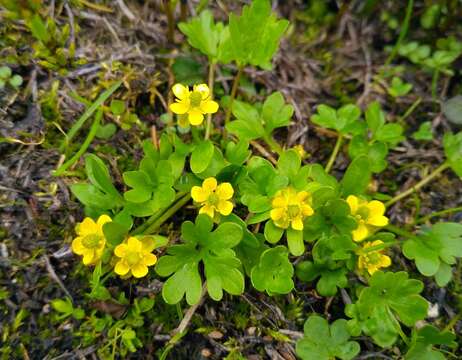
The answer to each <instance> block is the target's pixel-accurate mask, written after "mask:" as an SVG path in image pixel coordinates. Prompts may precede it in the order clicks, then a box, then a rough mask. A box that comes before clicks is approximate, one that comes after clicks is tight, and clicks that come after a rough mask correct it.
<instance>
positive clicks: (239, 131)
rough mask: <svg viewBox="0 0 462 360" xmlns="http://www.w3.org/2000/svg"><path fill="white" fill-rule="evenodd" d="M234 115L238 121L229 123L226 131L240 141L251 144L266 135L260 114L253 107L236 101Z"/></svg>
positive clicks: (234, 102)
mask: <svg viewBox="0 0 462 360" xmlns="http://www.w3.org/2000/svg"><path fill="white" fill-rule="evenodd" d="M232 113H233V115H234V116H235V117H236V119H237V120H234V121H231V122H229V123H228V124H227V125H226V129H227V130H228V131H229V132H230V133H231V134H234V135H236V136H237V137H238V138H239V140H241V141H247V142H249V141H251V140H255V139H258V138H261V137H263V136H264V135H265V130H264V129H263V126H262V124H261V120H260V114H259V113H258V111H257V110H256V109H255V108H254V107H253V106H252V105H250V104H247V103H245V102H242V101H238V100H235V101H233V108H232Z"/></svg>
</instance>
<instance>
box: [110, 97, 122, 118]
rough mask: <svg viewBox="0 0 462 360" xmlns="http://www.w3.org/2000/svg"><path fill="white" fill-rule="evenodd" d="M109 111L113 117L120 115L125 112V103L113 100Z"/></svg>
mask: <svg viewBox="0 0 462 360" xmlns="http://www.w3.org/2000/svg"><path fill="white" fill-rule="evenodd" d="M110 109H111V111H112V113H113V114H114V115H116V116H117V115H122V114H123V113H124V112H125V102H124V101H122V100H117V99H114V100H112V101H111V105H110Z"/></svg>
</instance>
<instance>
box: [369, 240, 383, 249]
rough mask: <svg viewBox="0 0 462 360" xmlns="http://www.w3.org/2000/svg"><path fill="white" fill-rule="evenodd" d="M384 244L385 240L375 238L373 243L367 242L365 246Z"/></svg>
mask: <svg viewBox="0 0 462 360" xmlns="http://www.w3.org/2000/svg"><path fill="white" fill-rule="evenodd" d="M381 244H383V241H382V240H375V241H373V242H371V243H367V244H364V247H365V248H366V247H370V246H376V245H381Z"/></svg>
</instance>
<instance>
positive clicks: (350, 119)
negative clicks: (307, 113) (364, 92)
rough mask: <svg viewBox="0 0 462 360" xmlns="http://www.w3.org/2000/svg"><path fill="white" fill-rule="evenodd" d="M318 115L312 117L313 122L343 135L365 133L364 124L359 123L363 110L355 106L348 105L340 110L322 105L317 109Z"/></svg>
mask: <svg viewBox="0 0 462 360" xmlns="http://www.w3.org/2000/svg"><path fill="white" fill-rule="evenodd" d="M316 110H317V114H314V115H312V116H311V121H312V122H313V123H315V124H317V125H319V126H322V127H325V128H328V129H333V130H337V131H338V132H340V133H341V134H343V135H346V134H353V135H356V134H358V133H363V132H364V123H362V122H360V121H359V118H360V116H361V109H360V108H359V107H358V106H356V105H353V104H347V105H344V106H342V107H341V108H340V109H338V110H335V109H334V108H332V107H330V106H328V105H324V104H321V105H319V106H318V107H317V109H316Z"/></svg>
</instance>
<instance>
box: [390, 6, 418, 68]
mask: <svg viewBox="0 0 462 360" xmlns="http://www.w3.org/2000/svg"><path fill="white" fill-rule="evenodd" d="M413 7H414V0H409V1H408V3H407V7H406V15H405V17H404V21H403V24H402V25H401V30H400V32H399V36H398V40H397V41H396V44H395V46H394V47H393V50H392V51H391V53H390V55H389V56H388V58H387V60H386V61H385V66H387V65H389V64H391V62H392V61H393V59H394V58H395V56H396V54H397V53H398V50H399V47H400V45H401V43H402V42H403V40H404V38H405V37H406V34H407V31H408V29H409V22H410V20H411V15H412V8H413Z"/></svg>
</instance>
